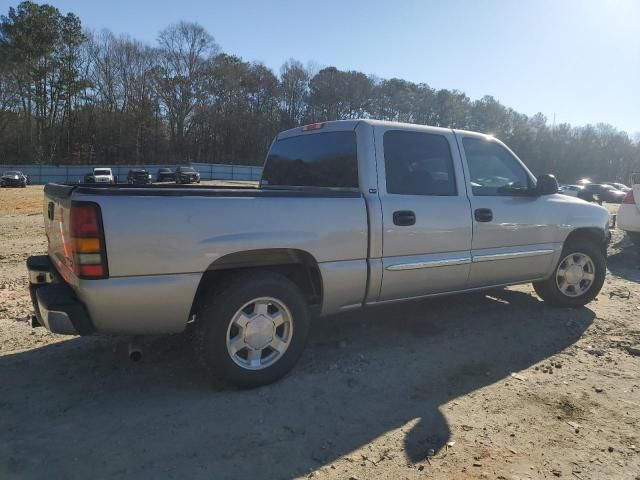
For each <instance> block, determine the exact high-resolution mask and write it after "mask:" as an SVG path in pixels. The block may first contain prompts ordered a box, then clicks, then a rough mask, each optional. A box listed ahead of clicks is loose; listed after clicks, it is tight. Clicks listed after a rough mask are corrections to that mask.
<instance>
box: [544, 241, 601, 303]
mask: <svg viewBox="0 0 640 480" xmlns="http://www.w3.org/2000/svg"><path fill="white" fill-rule="evenodd" d="M570 256H571V258H569V257H570ZM584 256H586V257H587V258H588V259H589V260H590V261H591V267H593V272H588V270H589V269H590V268H591V267H590V266H589V265H586V266H584V267H582V272H583V273H582V274H588V273H592V274H593V279H592V280H591V283H590V284H589V285H588V287H587V283H583V281H581V280H579V283H578V284H576V285H575V286H573V288H572V289H570V290H567V291H568V292H570V294H569V293H565V291H563V290H561V288H560V284H564V285H566V284H567V283H565V282H566V280H565V281H564V282H563V281H562V278H564V277H563V276H562V275H560V270H561V267H563V268H562V269H563V270H566V269H565V267H567V265H569V264H570V263H572V262H575V260H576V259H577V260H581V259H584ZM565 261H567V263H565ZM574 269H575V270H577V271H578V272H579V269H578V268H577V267H574ZM606 273H607V261H606V258H605V255H604V252H603V251H602V250H601V248H600V246H599V245H597V244H596V243H595V242H592V241H589V240H583V239H577V240H574V241H570V242H569V243H567V244H566V245H565V246H564V248H563V249H562V254H561V255H560V261H559V262H558V264H557V265H556V266H555V268H554V269H553V275H551V277H549V278H548V279H547V280H544V281H542V282H534V284H533V288H534V290H535V291H536V293H537V294H538V296H539V297H540V298H542V300H544V301H545V303H549V304H550V305H555V306H559V307H582V306H584V305H586V304H587V303H589V302H590V301H591V300H593V299H594V298H596V296H597V295H598V293H600V290H601V289H602V285H603V284H604V278H605V275H606ZM572 275H573V277H574V278H573V280H575V279H576V278H575V274H574V273H572ZM578 275H580V273H578ZM578 278H579V277H578ZM585 282H586V281H585ZM585 287H586V289H585V291H583V292H580V289H582V288H585Z"/></svg>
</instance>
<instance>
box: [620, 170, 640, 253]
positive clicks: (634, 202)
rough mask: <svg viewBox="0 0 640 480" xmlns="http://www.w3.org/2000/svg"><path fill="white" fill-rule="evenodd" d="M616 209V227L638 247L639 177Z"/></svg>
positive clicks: (639, 221) (639, 176) (639, 234)
mask: <svg viewBox="0 0 640 480" xmlns="http://www.w3.org/2000/svg"><path fill="white" fill-rule="evenodd" d="M636 177H637V178H636V180H635V181H634V182H633V187H632V190H631V191H630V192H628V193H627V196H626V197H624V200H623V201H622V203H621V204H620V208H619V209H618V219H617V223H618V227H619V228H620V229H621V230H624V231H625V232H627V235H628V236H629V238H630V239H631V241H632V242H633V243H635V244H636V245H637V246H639V247H640V175H636Z"/></svg>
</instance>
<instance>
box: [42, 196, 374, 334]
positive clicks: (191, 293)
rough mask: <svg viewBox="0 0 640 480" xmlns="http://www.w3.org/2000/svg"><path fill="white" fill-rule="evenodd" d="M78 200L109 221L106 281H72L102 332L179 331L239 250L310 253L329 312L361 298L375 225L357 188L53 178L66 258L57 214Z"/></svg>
mask: <svg viewBox="0 0 640 480" xmlns="http://www.w3.org/2000/svg"><path fill="white" fill-rule="evenodd" d="M76 201H78V202H92V203H95V204H97V205H98V206H99V207H100V211H101V217H102V223H103V226H104V237H105V248H106V252H105V255H106V259H107V264H108V272H109V278H107V279H102V280H82V279H73V278H72V279H70V281H69V283H70V284H71V286H72V288H74V290H75V291H76V293H77V295H78V297H79V298H80V300H81V301H82V302H83V303H84V304H85V305H86V307H87V309H88V311H89V314H90V316H91V318H92V321H93V323H94V325H95V327H96V328H97V329H98V330H99V331H104V332H109V333H131V332H135V329H139V330H138V331H141V330H142V331H145V332H175V331H181V330H182V329H183V328H184V325H185V322H186V321H187V319H188V315H187V314H188V312H189V310H190V309H191V305H192V302H193V299H194V297H195V293H196V289H197V286H198V284H199V282H200V279H201V278H202V276H203V274H204V272H206V271H207V270H211V269H215V268H217V267H216V265H217V264H218V262H232V261H236V256H237V255H238V254H244V255H252V256H253V257H254V258H255V257H261V256H263V255H267V254H268V253H267V252H270V251H271V252H273V251H278V252H291V253H292V254H294V255H295V254H304V255H309V256H310V257H311V258H312V259H313V262H314V264H316V265H317V268H318V270H319V272H320V274H321V276H322V279H323V285H322V288H323V291H324V299H325V301H324V302H323V304H322V311H323V313H332V312H336V311H340V310H341V309H343V308H347V307H353V306H354V305H359V304H361V303H362V302H363V301H364V297H365V291H366V285H367V254H368V248H369V245H368V229H369V225H368V217H367V209H366V206H365V200H364V197H363V195H362V194H361V193H359V192H357V191H349V190H344V189H342V190H341V189H326V188H322V189H314V190H309V189H304V190H295V189H286V190H285V189H259V188H252V187H247V188H237V187H231V188H225V187H222V188H221V187H217V186H204V185H93V184H92V185H60V184H48V185H47V186H46V187H45V205H44V209H45V212H44V213H45V228H46V232H47V236H48V238H49V256H50V257H52V258H53V257H59V256H61V255H62V252H63V249H64V246H63V242H62V241H61V238H60V237H61V227H60V225H61V224H60V219H62V220H63V221H64V222H68V218H69V216H68V212H69V211H70V208H71V204H72V202H76ZM49 215H50V216H49ZM296 252H297V253H296ZM131 312H136V315H138V317H137V319H136V322H135V325H134V324H132V323H131V318H130V317H131ZM140 329H141V330H140Z"/></svg>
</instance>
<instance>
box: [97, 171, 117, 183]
mask: <svg viewBox="0 0 640 480" xmlns="http://www.w3.org/2000/svg"><path fill="white" fill-rule="evenodd" d="M93 181H94V182H95V183H115V182H114V181H113V172H111V169H110V168H104V167H99V168H94V169H93Z"/></svg>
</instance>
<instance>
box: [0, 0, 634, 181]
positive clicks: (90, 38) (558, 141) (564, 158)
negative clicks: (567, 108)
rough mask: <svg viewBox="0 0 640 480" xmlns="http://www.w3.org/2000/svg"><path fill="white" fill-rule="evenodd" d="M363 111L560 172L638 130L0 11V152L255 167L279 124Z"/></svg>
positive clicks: (609, 162)
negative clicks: (499, 148) (466, 135)
mask: <svg viewBox="0 0 640 480" xmlns="http://www.w3.org/2000/svg"><path fill="white" fill-rule="evenodd" d="M363 117H367V118H377V119H382V120H392V121H399V122H409V123H417V124H426V125H435V126H442V127H452V128H462V129H470V130H476V131H481V132H485V133H490V134H492V135H495V136H497V137H498V138H500V139H502V140H503V141H505V142H506V143H507V144H508V145H509V146H510V147H511V148H512V149H513V150H514V151H515V152H516V153H517V154H518V155H519V156H520V157H521V158H522V159H523V160H524V161H525V162H526V163H527V164H528V165H529V166H530V167H531V168H532V169H533V170H534V171H535V172H536V173H545V172H553V173H555V174H556V175H558V177H559V178H560V179H562V180H564V181H574V180H576V179H577V178H579V177H582V176H590V177H593V178H596V179H600V180H612V181H613V180H618V181H626V180H628V177H629V174H630V173H632V172H634V171H635V172H638V171H640V145H639V143H638V141H634V140H633V139H632V138H630V136H629V135H628V134H627V133H625V132H622V131H619V130H617V129H615V128H613V127H612V126H610V125H607V124H604V123H602V124H597V125H587V126H584V127H572V126H571V125H569V124H566V123H563V124H559V125H550V124H549V122H548V119H547V118H546V117H545V116H544V115H542V114H541V113H537V114H535V115H533V116H527V115H524V114H522V113H519V112H517V111H515V110H513V109H512V108H509V107H507V106H505V105H502V104H501V103H500V102H499V101H498V100H496V99H495V98H494V97H492V96H488V95H487V96H485V97H483V98H481V99H478V100H471V99H470V98H469V97H468V96H467V95H465V94H464V93H463V92H461V91H458V90H448V89H440V90H437V89H434V88H432V87H430V86H429V85H428V84H426V83H413V82H409V81H406V80H402V79H399V78H391V79H384V78H377V77H375V76H372V75H365V74H364V73H362V72H357V71H343V70H339V69H337V68H335V67H332V66H330V67H326V68H322V69H317V71H314V70H313V69H311V68H306V67H305V66H304V65H303V64H302V63H301V62H299V61H297V60H294V59H291V60H288V61H287V62H285V63H284V64H283V65H282V67H281V68H280V71H279V72H277V73H275V72H274V71H272V70H271V69H270V68H268V67H266V66H265V65H263V64H261V63H257V62H246V61H244V60H242V58H240V57H238V56H236V55H232V54H229V53H225V52H223V51H221V49H220V47H219V46H218V45H217V43H216V42H215V40H214V37H213V36H212V35H211V34H210V33H209V32H207V31H206V30H205V29H204V28H203V27H202V26H200V25H198V24H196V23H187V22H178V23H175V24H173V25H170V26H168V27H167V28H165V29H164V30H162V31H161V32H160V33H159V35H158V38H157V42H156V43H155V44H154V45H149V44H146V43H144V42H141V41H139V40H136V39H134V38H132V37H130V36H128V35H120V36H116V35H114V34H113V33H111V32H109V31H102V32H99V33H93V32H89V31H86V30H85V29H83V27H82V24H81V21H80V19H79V18H78V17H77V16H76V15H74V14H73V13H67V14H62V13H61V12H60V11H59V10H58V9H57V8H55V7H53V6H51V5H47V4H36V3H33V2H30V1H25V2H22V3H20V4H19V5H18V6H17V7H11V8H9V11H8V13H7V14H6V15H2V16H0V156H1V157H0V163H39V164H61V163H77V164H85V163H92V164H98V163H105V164H117V163H139V164H145V163H146V164H152V163H153V164H156V163H171V164H174V163H187V162H190V161H198V162H210V163H231V164H244V165H260V164H262V162H263V159H264V155H265V153H266V151H267V149H268V147H269V144H270V142H271V140H272V139H273V137H274V136H275V135H276V134H277V132H279V131H281V130H284V129H288V128H292V127H295V126H297V125H301V124H305V123H311V122H318V121H325V120H336V119H353V118H363Z"/></svg>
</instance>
